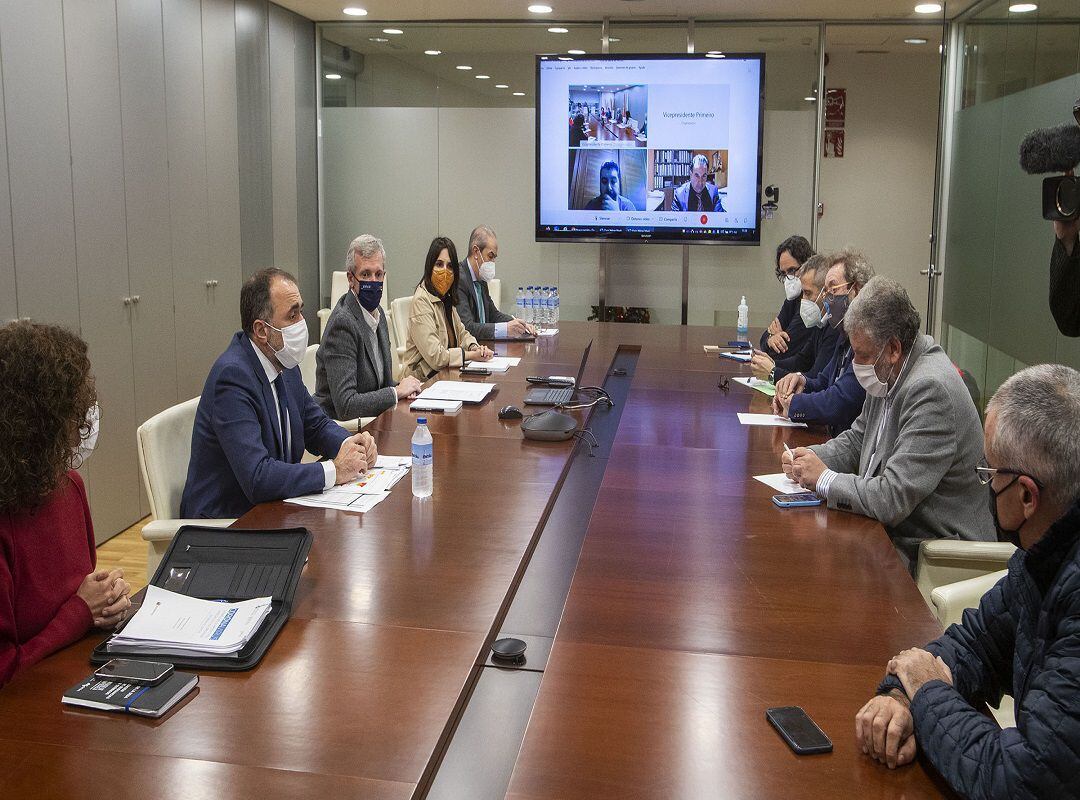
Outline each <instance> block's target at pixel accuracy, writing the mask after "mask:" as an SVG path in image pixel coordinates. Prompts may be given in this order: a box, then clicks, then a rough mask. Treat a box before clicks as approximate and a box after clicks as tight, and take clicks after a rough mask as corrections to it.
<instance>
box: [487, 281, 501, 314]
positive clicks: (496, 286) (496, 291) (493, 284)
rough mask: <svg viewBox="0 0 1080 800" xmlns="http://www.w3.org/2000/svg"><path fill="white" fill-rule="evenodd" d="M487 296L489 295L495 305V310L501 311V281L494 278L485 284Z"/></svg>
mask: <svg viewBox="0 0 1080 800" xmlns="http://www.w3.org/2000/svg"><path fill="white" fill-rule="evenodd" d="M487 285H488V294H490V295H491V302H492V303H494V304H495V308H497V309H499V311H502V279H501V278H494V279H492V280H490V281H488V282H487Z"/></svg>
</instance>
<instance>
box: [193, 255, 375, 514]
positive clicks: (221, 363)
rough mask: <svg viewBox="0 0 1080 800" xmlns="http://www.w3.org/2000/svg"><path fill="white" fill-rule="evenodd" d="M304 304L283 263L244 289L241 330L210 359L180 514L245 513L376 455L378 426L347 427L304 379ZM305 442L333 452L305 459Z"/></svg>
mask: <svg viewBox="0 0 1080 800" xmlns="http://www.w3.org/2000/svg"><path fill="white" fill-rule="evenodd" d="M303 308H304V301H303V299H302V298H301V297H300V290H299V289H298V288H297V286H296V279H295V278H294V277H293V276H292V275H290V274H289V273H288V272H285V271H284V270H280V269H264V270H260V271H259V272H256V273H255V274H254V275H252V276H251V277H250V278H249V279H248V280H247V281H246V282H245V283H244V285H243V287H242V288H241V290H240V321H241V325H242V327H243V330H242V331H240V332H239V333H237V334H236V336H234V337H233V339H232V342H231V343H230V344H229V347H228V349H226V350H225V352H224V353H223V354H222V355H221V356H220V357H219V358H218V360H217V361H216V362H215V363H214V366H213V367H211V369H210V374H209V376H208V377H207V378H206V385H205V387H204V388H203V393H202V397H201V398H199V408H198V411H196V412H195V427H194V430H193V431H192V434H191V460H190V462H189V463H188V474H187V483H186V484H185V485H184V494H183V498H182V499H181V501H180V516H181V517H182V518H185V519H194V518H200V517H202V518H218V519H227V518H230V517H239V516H240V515H241V514H243V513H245V512H246V511H248V510H249V509H251V508H252V506H254V505H255V504H256V503H264V502H266V501H269V500H284V499H285V498H287V497H297V496H299V495H304V494H312V493H314V492H321V491H323V490H324V489H329V488H330V487H332V486H334V485H335V484H341V483H346V482H347V481H350V480H353V479H355V478H356V477H357V476H358V475H359V474H360V472H362V471H364V470H366V469H367V468H368V466H370V465H372V464H374V461H375V458H376V455H377V454H376V451H375V442H374V441H373V440H372V438H371V434H368V433H358V434H355V435H353V436H350V435H349V432H348V431H346V430H345V429H344V428H342V427H341V426H340V425H338V424H337V423H335V422H334V421H333V420H332V419H330V418H329V417H328V416H327V415H326V412H324V411H323V410H322V409H321V408H320V407H319V404H318V403H316V402H315V400H314V399H313V398H312V397H311V395H310V394H308V390H307V389H306V388H305V387H304V384H303V381H302V380H301V378H300V369H299V364H300V362H301V360H303V358H304V354H305V352H306V351H307V322H306V321H305V320H304V315H303ZM304 450H308V451H309V452H312V453H314V454H316V455H321V456H325V457H326V458H327V459H333V460H327V461H323V462H321V463H309V464H303V463H301V457H302V456H303V454H304Z"/></svg>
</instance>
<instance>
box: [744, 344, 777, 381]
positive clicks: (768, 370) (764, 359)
mask: <svg viewBox="0 0 1080 800" xmlns="http://www.w3.org/2000/svg"><path fill="white" fill-rule="evenodd" d="M775 366H776V362H775V361H773V360H772V359H771V358H769V357H768V356H767V355H765V354H764V353H763V352H761V351H760V350H758V349H756V348H755V350H754V355H753V357H751V359H750V369H752V370H753V371H754V377H755V378H757V379H758V380H762V381H767V380H770V379H771V378H772V371H773V367H775Z"/></svg>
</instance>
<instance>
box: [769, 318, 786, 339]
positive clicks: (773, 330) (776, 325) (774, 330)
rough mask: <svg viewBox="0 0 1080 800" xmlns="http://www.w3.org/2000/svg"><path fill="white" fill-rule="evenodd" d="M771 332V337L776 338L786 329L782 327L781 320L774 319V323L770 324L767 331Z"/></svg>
mask: <svg viewBox="0 0 1080 800" xmlns="http://www.w3.org/2000/svg"><path fill="white" fill-rule="evenodd" d="M766 330H768V332H769V336H775V335H776V334H778V333H780V332H781V331H783V330H784V329H783V328H781V327H780V318H779V317H773V320H772V322H770V323H769V327H768V328H767V329H766Z"/></svg>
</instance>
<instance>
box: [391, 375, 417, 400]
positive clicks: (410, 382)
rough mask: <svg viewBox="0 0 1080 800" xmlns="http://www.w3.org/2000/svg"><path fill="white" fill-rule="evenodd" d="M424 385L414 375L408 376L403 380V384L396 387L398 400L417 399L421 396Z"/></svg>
mask: <svg viewBox="0 0 1080 800" xmlns="http://www.w3.org/2000/svg"><path fill="white" fill-rule="evenodd" d="M423 385H424V384H422V383H420V379H419V378H414V377H413V376H412V375H406V376H405V377H404V378H402V379H401V382H400V383H398V385H397V386H395V387H394V391H395V392H397V398H398V400H400V399H402V398H403V397H416V395H418V394H420V389H421V387H422V386H423Z"/></svg>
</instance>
